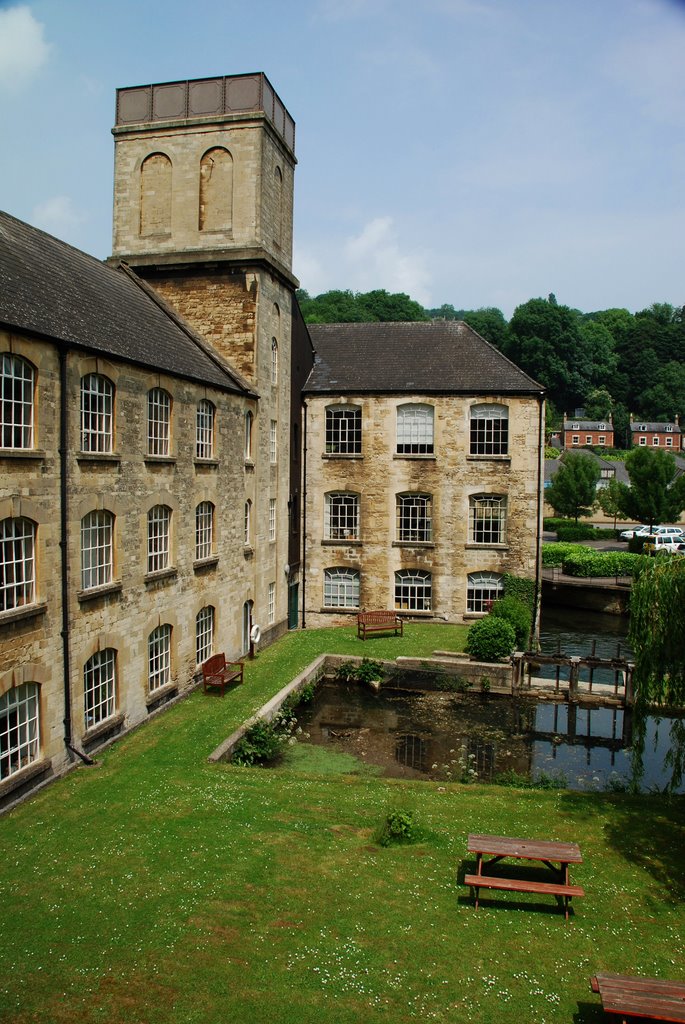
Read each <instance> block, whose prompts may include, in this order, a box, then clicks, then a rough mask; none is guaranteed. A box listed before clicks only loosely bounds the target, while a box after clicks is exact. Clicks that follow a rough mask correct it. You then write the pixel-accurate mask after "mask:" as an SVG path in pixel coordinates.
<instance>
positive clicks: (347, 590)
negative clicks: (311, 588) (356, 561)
mask: <svg viewBox="0 0 685 1024" xmlns="http://www.w3.org/2000/svg"><path fill="white" fill-rule="evenodd" d="M323 603H324V607H325V608H358V607H359V573H358V572H357V571H356V570H355V569H345V568H337V569H325V570H324V574H323Z"/></svg>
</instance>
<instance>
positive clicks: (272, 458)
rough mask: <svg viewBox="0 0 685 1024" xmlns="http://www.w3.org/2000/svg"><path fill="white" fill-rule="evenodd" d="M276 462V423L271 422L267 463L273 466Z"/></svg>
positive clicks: (275, 421) (274, 421)
mask: <svg viewBox="0 0 685 1024" xmlns="http://www.w3.org/2000/svg"><path fill="white" fill-rule="evenodd" d="M277 461H278V421H277V420H271V423H270V425H269V462H270V463H271V464H272V465H274V464H275V463H276V462H277Z"/></svg>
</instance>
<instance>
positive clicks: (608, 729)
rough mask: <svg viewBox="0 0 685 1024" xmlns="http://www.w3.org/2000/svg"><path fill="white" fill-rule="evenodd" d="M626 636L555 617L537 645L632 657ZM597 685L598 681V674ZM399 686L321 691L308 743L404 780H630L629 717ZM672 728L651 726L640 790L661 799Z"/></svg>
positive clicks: (602, 623)
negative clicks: (376, 690) (655, 792)
mask: <svg viewBox="0 0 685 1024" xmlns="http://www.w3.org/2000/svg"><path fill="white" fill-rule="evenodd" d="M626 632H627V620H626V619H622V618H620V617H616V616H610V615H608V616H597V615H595V614H592V615H591V616H590V615H588V614H586V613H585V614H584V613H576V612H569V611H567V610H566V609H558V608H554V609H551V610H550V612H549V613H548V614H543V619H542V626H541V634H540V640H541V647H542V650H543V651H545V652H546V653H556V651H557V650H558V649H559V648H560V649H561V651H563V652H564V653H566V654H581V655H582V654H590V653H591V651H592V646H593V641H594V647H595V653H596V654H597V656H598V657H617V656H620V657H623V658H630V656H631V652H630V648H629V646H628V644H627V637H626ZM553 671H554V670H551V673H552V674H553ZM546 674H547V675H549V674H550V670H549V669H547V670H546ZM595 682H597V683H601V682H602V678H601V675H599V674H598V675H595ZM607 682H610V680H607ZM398 685H399V686H400V687H401V688H398V689H395V688H387V689H386V688H383V689H382V690H381V691H380V693H373V692H372V691H371V690H370V689H367V688H366V687H364V686H360V685H358V684H351V685H341V684H338V683H325V684H324V685H322V686H321V687H320V688H319V691H318V692H317V695H316V697H315V699H314V701H313V702H312V705H311V706H310V707H309V708H307V710H306V711H305V710H303V709H300V710H301V714H299V715H298V718H299V722H300V725H301V727H302V728H303V730H304V731H305V733H307V734H309V738H308V740H307V741H308V742H311V743H316V744H320V745H324V746H330V747H332V748H333V749H336V750H339V751H344V752H346V753H350V754H353V755H354V756H355V757H357V758H358V759H359V760H360V761H362V762H364V763H367V764H374V765H377V766H379V767H380V768H381V770H382V772H383V774H385V775H388V776H393V777H400V778H414V779H426V780H433V781H448V780H453V781H459V780H462V781H471V780H472V781H476V780H478V781H480V782H493V781H496V780H497V777H498V776H502V775H504V776H509V777H512V776H513V777H516V778H521V777H524V778H528V779H533V780H537V781H540V780H542V782H543V783H544V782H554V783H557V784H559V785H563V786H565V787H566V788H569V789H576V790H591V789H596V790H607V789H620V788H624V787H626V786H627V785H628V784H629V782H630V780H631V776H632V760H631V747H632V743H633V716H632V713H631V712H630V710H624V709H623V708H622V707H618V706H613V707H598V706H589V705H586V704H584V703H583V701H582V700H581V702H580V703H579V704H571V705H569V704H568V703H565V702H563V701H556V700H541V699H534V698H532V697H523V698H521V699H514V698H512V697H510V696H506V695H500V694H496V693H487V692H473V690H471V691H470V692H469V691H467V692H455V691H454V690H446V689H444V688H441V686H442V685H443V684H442V683H441V682H440V680H438V681H437V684H436V683H435V681H434V680H430V679H427V678H424V679H420V678H419V677H414V678H409V679H403V680H401V681H400V682H399V684H398ZM436 685H437V688H436ZM562 686H563V681H562ZM674 722H675V723H676V725H675V727H676V728H678V727H679V726H682V719H677V718H670V717H668V716H664V717H663V718H661V720H659V719H657V718H650V720H649V722H648V724H647V737H646V744H645V755H644V774H643V776H642V780H641V788H642V789H644V790H661V789H663V788H664V786H665V785H666V783H667V781H668V779H669V778H670V770H669V767H668V764H667V763H665V762H667V754H668V750H669V747H670V745H671V744H670V736H671V728H672V727H673V723H674ZM683 791H685V787H681V788H680V792H683Z"/></svg>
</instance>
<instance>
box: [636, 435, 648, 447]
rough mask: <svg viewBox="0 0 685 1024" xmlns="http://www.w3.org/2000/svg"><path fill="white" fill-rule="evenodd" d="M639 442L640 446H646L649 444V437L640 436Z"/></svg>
mask: <svg viewBox="0 0 685 1024" xmlns="http://www.w3.org/2000/svg"><path fill="white" fill-rule="evenodd" d="M638 442H639V444H640V447H642V448H645V447H646V445H647V438H646V437H640V438H638Z"/></svg>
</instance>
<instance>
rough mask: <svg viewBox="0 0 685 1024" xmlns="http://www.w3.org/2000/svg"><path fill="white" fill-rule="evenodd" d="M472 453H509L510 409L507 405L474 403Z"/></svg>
mask: <svg viewBox="0 0 685 1024" xmlns="http://www.w3.org/2000/svg"><path fill="white" fill-rule="evenodd" d="M469 451H470V454H471V455H507V454H508V452H509V410H508V408H507V407H506V405H485V404H484V405H472V406H471V430H470V447H469Z"/></svg>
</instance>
